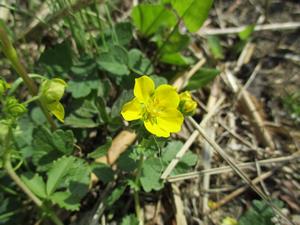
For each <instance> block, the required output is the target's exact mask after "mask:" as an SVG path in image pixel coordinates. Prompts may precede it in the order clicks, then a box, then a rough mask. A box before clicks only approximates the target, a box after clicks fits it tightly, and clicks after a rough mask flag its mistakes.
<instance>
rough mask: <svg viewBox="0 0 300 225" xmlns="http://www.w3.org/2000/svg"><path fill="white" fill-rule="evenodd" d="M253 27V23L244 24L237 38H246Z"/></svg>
mask: <svg viewBox="0 0 300 225" xmlns="http://www.w3.org/2000/svg"><path fill="white" fill-rule="evenodd" d="M254 29H255V24H251V25H248V26H246V27H245V29H244V30H242V31H241V32H239V38H240V39H241V40H243V41H246V40H248V39H249V38H250V37H251V35H252V33H253V31H254Z"/></svg>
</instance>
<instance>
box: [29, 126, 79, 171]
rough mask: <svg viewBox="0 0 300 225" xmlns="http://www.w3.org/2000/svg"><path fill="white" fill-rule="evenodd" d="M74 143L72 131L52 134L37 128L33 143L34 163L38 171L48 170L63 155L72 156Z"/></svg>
mask: <svg viewBox="0 0 300 225" xmlns="http://www.w3.org/2000/svg"><path fill="white" fill-rule="evenodd" d="M74 143H75V140H74V135H73V132H72V131H71V130H68V131H63V130H56V131H55V132H53V133H51V132H50V131H49V130H48V129H47V128H46V127H38V128H35V129H34V130H33V141H32V148H33V149H34V151H33V152H32V154H33V155H32V160H33V163H34V164H35V165H36V166H37V169H38V170H40V171H44V170H47V169H48V168H49V166H51V163H52V162H53V160H56V159H58V158H59V157H61V156H63V155H71V154H72V153H73V147H74Z"/></svg>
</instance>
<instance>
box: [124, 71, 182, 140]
mask: <svg viewBox="0 0 300 225" xmlns="http://www.w3.org/2000/svg"><path fill="white" fill-rule="evenodd" d="M133 92H134V96H135V98H134V99H133V100H131V101H130V102H127V103H126V104H125V105H124V106H123V108H122V111H121V114H122V116H123V117H124V119H125V120H127V121H132V120H138V119H141V120H143V122H144V125H145V127H146V129H147V130H148V131H149V132H150V133H152V134H155V135H156V136H158V137H169V136H170V133H172V132H178V131H180V129H181V125H182V123H183V115H182V114H181V112H180V111H179V110H178V109H177V108H178V105H179V95H178V93H177V92H176V90H175V88H174V87H172V86H171V85H167V84H163V85H160V86H159V87H157V88H156V89H155V85H154V82H153V80H152V79H151V78H150V77H148V76H142V77H140V78H137V79H135V85H134V90H133Z"/></svg>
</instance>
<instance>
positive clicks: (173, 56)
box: [160, 52, 193, 66]
mask: <svg viewBox="0 0 300 225" xmlns="http://www.w3.org/2000/svg"><path fill="white" fill-rule="evenodd" d="M160 61H161V62H163V63H167V64H172V65H178V66H188V65H190V64H191V63H192V62H193V60H191V58H188V57H185V56H183V55H182V54H181V53H179V52H177V53H170V54H163V55H162V56H161V57H160Z"/></svg>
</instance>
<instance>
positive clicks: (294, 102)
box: [282, 91, 300, 122]
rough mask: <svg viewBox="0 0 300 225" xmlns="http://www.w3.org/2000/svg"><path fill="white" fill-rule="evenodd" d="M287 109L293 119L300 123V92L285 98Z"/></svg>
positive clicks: (284, 102)
mask: <svg viewBox="0 0 300 225" xmlns="http://www.w3.org/2000/svg"><path fill="white" fill-rule="evenodd" d="M282 101H283V104H284V106H285V108H286V109H287V110H288V111H289V112H290V113H291V117H292V118H294V119H295V120H296V121H298V122H299V121H300V91H296V92H294V93H292V94H289V95H287V96H285V97H284V98H283V100H282Z"/></svg>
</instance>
